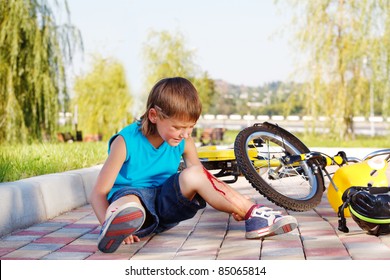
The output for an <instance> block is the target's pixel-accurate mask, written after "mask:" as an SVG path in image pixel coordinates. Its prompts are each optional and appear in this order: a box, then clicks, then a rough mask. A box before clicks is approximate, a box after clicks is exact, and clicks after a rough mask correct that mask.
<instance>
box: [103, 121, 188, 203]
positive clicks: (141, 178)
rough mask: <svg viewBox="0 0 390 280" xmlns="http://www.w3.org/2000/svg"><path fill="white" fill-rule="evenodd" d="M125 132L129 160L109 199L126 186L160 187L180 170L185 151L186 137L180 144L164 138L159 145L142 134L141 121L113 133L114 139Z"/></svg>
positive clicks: (118, 177) (120, 172) (122, 169)
mask: <svg viewBox="0 0 390 280" xmlns="http://www.w3.org/2000/svg"><path fill="white" fill-rule="evenodd" d="M118 135H121V136H122V137H123V139H124V141H125V144H126V160H125V162H124V163H123V166H122V168H121V170H120V171H119V174H118V176H117V178H116V180H115V183H114V186H113V187H112V189H111V191H110V192H109V193H108V196H107V199H110V197H111V196H112V194H113V193H114V192H115V191H116V190H118V189H119V188H121V187H123V186H130V187H133V188H156V187H158V186H160V185H162V184H163V183H164V182H165V181H166V180H167V179H168V178H169V177H171V176H172V175H173V174H175V173H176V172H177V169H178V167H179V164H180V160H181V157H182V155H183V152H184V146H185V141H184V140H182V141H181V142H180V144H179V145H178V146H175V147H173V146H170V145H169V144H168V143H167V142H165V141H164V142H163V143H162V144H161V146H160V147H158V148H157V149H156V148H155V147H154V146H153V145H152V144H151V143H150V142H149V140H148V139H147V138H146V137H145V136H144V135H143V134H142V132H141V130H140V124H139V122H135V123H132V124H130V125H128V126H127V127H125V128H124V129H122V130H121V131H120V132H119V133H118V134H115V135H114V136H113V137H111V139H110V141H109V143H108V153H110V146H111V143H112V141H113V140H114V139H115V138H116V137H117V136H118Z"/></svg>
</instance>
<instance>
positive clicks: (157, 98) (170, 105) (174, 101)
mask: <svg viewBox="0 0 390 280" xmlns="http://www.w3.org/2000/svg"><path fill="white" fill-rule="evenodd" d="M152 108H154V109H155V110H156V111H157V113H158V114H159V117H162V118H164V119H167V118H177V119H179V120H183V121H191V122H192V121H193V122H196V121H197V120H198V119H199V116H200V114H201V112H202V104H201V102H200V100H199V95H198V92H197V90H196V89H195V87H194V86H193V85H192V83H191V82H190V81H189V80H187V79H185V78H182V77H173V78H165V79H162V80H160V81H159V82H157V84H155V85H154V87H153V88H152V90H151V91H150V93H149V97H148V101H147V104H146V111H145V113H144V114H143V115H142V117H141V120H140V122H141V131H142V133H143V134H144V135H153V134H155V133H156V132H157V129H156V125H155V124H154V123H152V122H151V121H150V120H149V118H148V114H149V110H150V109H152Z"/></svg>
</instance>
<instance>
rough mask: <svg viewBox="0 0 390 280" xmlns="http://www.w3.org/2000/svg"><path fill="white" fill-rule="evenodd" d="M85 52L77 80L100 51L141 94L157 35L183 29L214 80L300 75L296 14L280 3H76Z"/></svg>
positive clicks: (253, 82) (72, 4)
mask: <svg viewBox="0 0 390 280" xmlns="http://www.w3.org/2000/svg"><path fill="white" fill-rule="evenodd" d="M68 4H69V9H70V14H71V22H72V23H73V24H74V25H75V26H76V27H77V28H78V29H79V30H80V32H81V35H82V38H83V43H84V52H83V55H81V53H79V54H78V55H77V56H76V59H75V61H74V65H73V67H72V69H71V74H70V76H71V80H72V77H73V76H75V75H79V74H83V73H85V72H86V71H88V69H89V68H88V67H90V66H91V63H90V61H91V57H92V55H93V54H100V55H102V56H103V57H113V58H115V59H118V60H119V61H120V62H121V63H123V65H124V67H125V70H126V73H127V78H128V83H129V86H130V88H131V89H132V91H133V93H134V94H138V93H139V92H140V91H142V85H143V82H144V80H145V72H144V68H143V62H142V59H141V53H142V48H143V44H144V43H145V41H146V36H147V34H148V32H149V31H151V30H154V31H163V30H164V31H170V32H176V31H179V32H180V33H182V34H183V35H184V38H185V46H186V47H187V48H188V49H190V50H193V51H194V53H195V59H194V62H195V63H196V64H197V65H198V66H199V67H200V69H201V70H202V71H207V72H208V74H209V76H210V77H211V78H212V79H222V80H224V81H227V82H229V83H232V84H236V85H247V86H261V85H263V84H264V83H267V82H271V81H276V80H282V81H286V80H287V79H288V78H289V75H290V74H291V73H292V71H293V55H292V53H291V48H290V47H289V43H288V42H289V40H291V38H290V37H288V36H289V35H288V34H283V33H282V34H280V33H281V31H282V30H284V29H285V27H286V26H288V24H289V23H290V22H291V19H290V16H291V15H289V12H288V10H287V9H286V8H284V9H283V7H282V4H283V3H279V4H277V5H275V3H274V0H196V1H194V0H192V1H190V0H110V1H109V0H68Z"/></svg>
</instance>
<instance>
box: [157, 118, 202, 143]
mask: <svg viewBox="0 0 390 280" xmlns="http://www.w3.org/2000/svg"><path fill="white" fill-rule="evenodd" d="M195 124H196V123H195V122H189V121H182V120H178V119H175V118H169V119H163V118H158V120H157V122H156V126H157V131H158V133H159V135H160V137H161V138H162V139H163V140H164V141H165V142H167V143H168V144H169V145H171V146H177V145H179V143H180V142H181V141H182V140H183V139H186V138H188V137H190V136H191V133H192V130H193V129H194V126H195Z"/></svg>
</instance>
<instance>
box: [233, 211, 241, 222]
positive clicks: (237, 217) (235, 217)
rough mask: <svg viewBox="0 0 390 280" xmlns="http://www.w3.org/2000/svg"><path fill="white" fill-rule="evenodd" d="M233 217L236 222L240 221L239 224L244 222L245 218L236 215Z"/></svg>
mask: <svg viewBox="0 0 390 280" xmlns="http://www.w3.org/2000/svg"><path fill="white" fill-rule="evenodd" d="M232 216H233V218H234V219H235V220H236V221H238V222H239V221H242V220H244V218H243V217H241V216H240V215H238V214H236V213H232Z"/></svg>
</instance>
